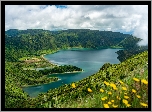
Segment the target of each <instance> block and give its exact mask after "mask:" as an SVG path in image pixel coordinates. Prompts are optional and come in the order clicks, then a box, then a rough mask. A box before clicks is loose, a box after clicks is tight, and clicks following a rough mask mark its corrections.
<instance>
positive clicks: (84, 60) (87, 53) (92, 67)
mask: <svg viewBox="0 0 152 112" xmlns="http://www.w3.org/2000/svg"><path fill="white" fill-rule="evenodd" d="M118 50H120V49H99V50H88V49H87V50H61V51H59V52H57V53H54V54H48V55H45V56H44V58H46V59H47V60H48V61H50V62H52V63H55V64H58V65H74V66H77V67H79V68H82V69H83V70H84V71H83V72H81V73H67V74H52V75H49V76H48V77H52V76H57V77H58V78H59V79H61V80H59V81H57V82H52V83H49V84H42V85H38V86H31V87H25V88H23V90H24V91H25V92H27V93H28V94H29V95H30V97H36V96H37V95H38V94H39V93H43V92H47V91H48V90H49V89H54V88H57V87H59V86H61V85H63V84H69V83H72V82H75V81H79V80H81V79H84V78H86V77H88V76H90V75H92V74H94V73H96V72H97V71H98V70H99V69H100V68H101V67H102V65H103V64H104V63H111V64H117V63H119V62H120V61H119V60H118V59H117V56H118V55H117V54H116V53H115V52H116V51H118ZM121 50H122V49H121Z"/></svg>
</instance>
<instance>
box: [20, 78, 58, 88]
mask: <svg viewBox="0 0 152 112" xmlns="http://www.w3.org/2000/svg"><path fill="white" fill-rule="evenodd" d="M59 80H61V79H59V78H58V80H57V81H59ZM57 81H52V82H57ZM52 82H48V83H42V84H50V83H52ZM42 84H36V85H23V86H21V88H26V87H34V86H41V85H42Z"/></svg>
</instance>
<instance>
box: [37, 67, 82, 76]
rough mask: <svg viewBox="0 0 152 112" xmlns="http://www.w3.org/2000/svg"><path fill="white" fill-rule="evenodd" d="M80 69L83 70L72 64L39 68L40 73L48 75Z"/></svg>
mask: <svg viewBox="0 0 152 112" xmlns="http://www.w3.org/2000/svg"><path fill="white" fill-rule="evenodd" d="M78 71H82V69H81V68H78V67H76V66H72V65H63V66H57V67H54V68H52V69H44V70H39V72H40V73H42V74H46V75H48V74H53V73H65V72H78Z"/></svg>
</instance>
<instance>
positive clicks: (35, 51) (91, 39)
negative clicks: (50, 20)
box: [5, 29, 137, 61]
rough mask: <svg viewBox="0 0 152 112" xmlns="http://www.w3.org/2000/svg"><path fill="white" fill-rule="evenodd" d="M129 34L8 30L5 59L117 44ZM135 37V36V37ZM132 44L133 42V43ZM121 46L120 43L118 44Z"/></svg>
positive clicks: (85, 31)
mask: <svg viewBox="0 0 152 112" xmlns="http://www.w3.org/2000/svg"><path fill="white" fill-rule="evenodd" d="M125 38H130V39H132V38H136V37H133V36H131V35H129V34H123V33H119V32H111V31H99V30H88V29H80V30H79V29H71V30H62V31H48V30H39V29H28V30H15V29H14V30H8V31H6V32H5V60H6V61H18V58H21V57H28V56H31V55H37V56H39V55H41V51H43V50H50V51H51V52H52V51H57V50H58V49H66V48H67V47H84V48H94V49H97V48H101V47H110V46H118V45H119V43H121V42H122V41H123V40H124V39H125ZM136 39H137V38H136ZM133 44H134V43H133ZM119 46H121V45H119Z"/></svg>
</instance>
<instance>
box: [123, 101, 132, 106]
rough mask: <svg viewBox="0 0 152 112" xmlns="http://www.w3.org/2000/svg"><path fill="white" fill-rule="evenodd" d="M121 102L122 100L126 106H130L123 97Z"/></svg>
mask: <svg viewBox="0 0 152 112" xmlns="http://www.w3.org/2000/svg"><path fill="white" fill-rule="evenodd" d="M122 102H123V103H124V104H125V105H126V106H127V107H130V106H131V105H130V104H128V101H127V100H125V99H123V100H122Z"/></svg>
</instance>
